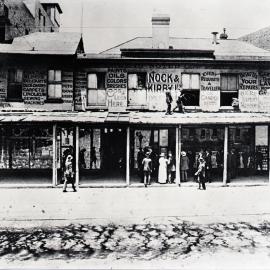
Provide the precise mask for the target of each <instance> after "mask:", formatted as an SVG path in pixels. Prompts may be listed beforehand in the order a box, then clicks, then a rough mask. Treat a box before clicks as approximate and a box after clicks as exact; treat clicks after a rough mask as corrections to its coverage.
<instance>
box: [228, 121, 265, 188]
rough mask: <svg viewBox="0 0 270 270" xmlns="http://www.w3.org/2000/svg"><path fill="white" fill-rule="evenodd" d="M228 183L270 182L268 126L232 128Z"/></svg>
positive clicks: (230, 129) (230, 132)
mask: <svg viewBox="0 0 270 270" xmlns="http://www.w3.org/2000/svg"><path fill="white" fill-rule="evenodd" d="M227 175H228V182H232V183H237V182H239V183H241V182H250V183H259V182H265V183H266V182H268V126H251V125H245V126H230V127H229V149H228V174H227Z"/></svg>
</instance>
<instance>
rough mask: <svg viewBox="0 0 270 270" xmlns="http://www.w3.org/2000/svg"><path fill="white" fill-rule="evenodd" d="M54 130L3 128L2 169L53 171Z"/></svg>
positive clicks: (0, 162)
mask: <svg viewBox="0 0 270 270" xmlns="http://www.w3.org/2000/svg"><path fill="white" fill-rule="evenodd" d="M52 145H53V139H52V128H49V127H44V128H42V127H31V128H30V127H21V126H16V127H1V146H0V168H1V169H52V159H53V146H52Z"/></svg>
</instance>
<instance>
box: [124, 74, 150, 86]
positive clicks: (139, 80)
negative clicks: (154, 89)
mask: <svg viewBox="0 0 270 270" xmlns="http://www.w3.org/2000/svg"><path fill="white" fill-rule="evenodd" d="M145 85H146V73H143V72H141V73H130V74H128V89H145Z"/></svg>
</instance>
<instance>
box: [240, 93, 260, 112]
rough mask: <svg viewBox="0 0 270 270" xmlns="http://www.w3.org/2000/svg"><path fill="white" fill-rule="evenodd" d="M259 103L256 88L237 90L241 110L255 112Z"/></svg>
mask: <svg viewBox="0 0 270 270" xmlns="http://www.w3.org/2000/svg"><path fill="white" fill-rule="evenodd" d="M258 103H259V91H258V90H239V108H240V110H241V111H243V112H257V111H258Z"/></svg>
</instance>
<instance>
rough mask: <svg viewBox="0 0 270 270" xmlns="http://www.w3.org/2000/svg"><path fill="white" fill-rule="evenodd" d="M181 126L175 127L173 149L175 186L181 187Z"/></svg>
mask: <svg viewBox="0 0 270 270" xmlns="http://www.w3.org/2000/svg"><path fill="white" fill-rule="evenodd" d="M181 133H182V132H181V126H180V125H179V126H177V127H176V129H175V136H176V140H175V141H176V145H175V147H176V149H175V157H176V158H175V163H176V165H175V169H176V175H175V176H176V184H177V185H179V186H180V185H181V177H180V153H181Z"/></svg>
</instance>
